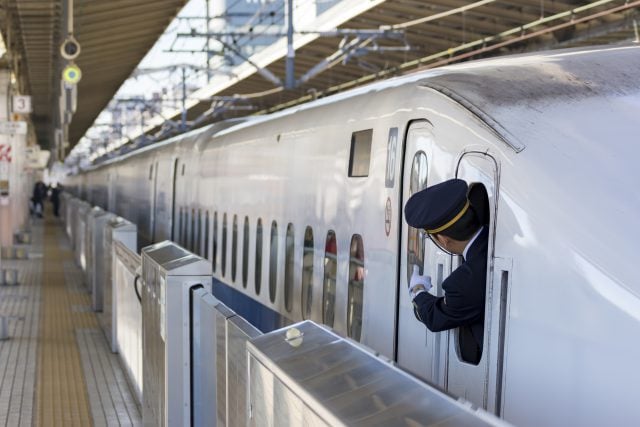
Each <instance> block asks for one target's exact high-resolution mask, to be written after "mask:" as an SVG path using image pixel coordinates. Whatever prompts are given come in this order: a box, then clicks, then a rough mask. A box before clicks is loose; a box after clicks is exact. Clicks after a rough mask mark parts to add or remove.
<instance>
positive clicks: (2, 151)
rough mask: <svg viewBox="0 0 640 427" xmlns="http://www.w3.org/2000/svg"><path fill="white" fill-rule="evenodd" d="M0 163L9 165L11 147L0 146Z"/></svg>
mask: <svg viewBox="0 0 640 427" xmlns="http://www.w3.org/2000/svg"><path fill="white" fill-rule="evenodd" d="M0 162H8V163H11V145H9V144H0Z"/></svg>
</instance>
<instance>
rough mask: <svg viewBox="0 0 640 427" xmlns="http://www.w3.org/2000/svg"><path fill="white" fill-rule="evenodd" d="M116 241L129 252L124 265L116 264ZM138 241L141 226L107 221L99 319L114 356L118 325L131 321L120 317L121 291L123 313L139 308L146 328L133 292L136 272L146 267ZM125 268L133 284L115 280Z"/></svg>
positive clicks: (125, 255)
mask: <svg viewBox="0 0 640 427" xmlns="http://www.w3.org/2000/svg"><path fill="white" fill-rule="evenodd" d="M116 241H119V242H120V243H122V244H123V245H124V246H125V247H126V248H128V249H129V251H128V252H124V251H122V252H121V253H122V254H123V255H122V262H121V264H119V265H117V264H116V261H117V259H118V256H117V255H114V254H116V252H115V250H114V248H112V244H113V243H115V242H116ZM137 241H138V236H137V227H136V225H135V224H133V223H131V222H129V221H127V220H125V219H124V218H121V217H112V218H111V219H110V220H109V221H107V224H106V226H105V228H104V231H103V240H102V242H103V262H104V266H105V274H104V284H105V286H104V295H103V305H102V314H100V315H99V316H98V319H99V321H100V326H101V327H102V329H103V330H104V333H105V335H106V336H107V340H108V341H109V345H110V346H111V351H112V352H114V353H117V352H118V335H117V334H118V324H120V323H123V324H125V325H126V322H127V319H128V317H125V316H122V318H119V317H118V308H117V303H118V298H117V295H118V292H120V294H123V295H122V296H123V297H124V299H125V300H124V302H123V304H125V306H124V307H123V311H126V312H128V311H130V310H128V307H129V305H131V306H134V307H135V308H137V315H136V316H134V317H135V318H139V319H140V322H138V326H141V325H142V319H141V316H142V314H141V309H140V304H139V302H138V300H137V298H134V297H135V293H134V291H133V278H134V277H135V272H136V270H137V269H140V268H141V266H142V262H141V259H140V256H139V255H138V254H137V253H136V252H135V250H136V247H137V246H136V245H137ZM134 258H135V259H136V261H131V260H132V259H134ZM122 267H125V268H126V269H128V272H129V276H131V282H125V281H124V280H125V279H127V278H128V277H126V276H122V277H119V278H120V280H114V278H115V277H116V274H115V273H114V272H115V271H117V268H122ZM123 273H124V272H123ZM123 273H122V274H123ZM119 286H120V288H119ZM140 329H141V327H138V328H137V329H136V330H137V331H140ZM140 375H142V372H140Z"/></svg>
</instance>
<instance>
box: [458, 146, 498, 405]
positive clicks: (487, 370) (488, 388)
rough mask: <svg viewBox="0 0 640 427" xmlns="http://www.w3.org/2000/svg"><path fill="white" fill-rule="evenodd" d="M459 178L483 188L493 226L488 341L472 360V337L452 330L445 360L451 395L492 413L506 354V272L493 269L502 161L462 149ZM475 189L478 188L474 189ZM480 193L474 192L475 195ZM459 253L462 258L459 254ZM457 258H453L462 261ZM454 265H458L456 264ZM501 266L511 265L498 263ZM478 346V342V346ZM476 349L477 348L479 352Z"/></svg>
mask: <svg viewBox="0 0 640 427" xmlns="http://www.w3.org/2000/svg"><path fill="white" fill-rule="evenodd" d="M456 177H457V178H460V179H464V180H465V181H467V183H468V184H469V186H470V196H469V197H470V199H472V196H471V190H476V189H480V190H481V191H480V193H482V195H481V196H480V197H478V198H477V201H475V202H474V201H473V200H472V203H474V207H475V208H476V211H477V212H478V214H479V216H480V219H481V222H483V223H484V224H485V226H487V227H489V242H488V251H487V252H488V257H489V259H488V263H487V277H486V286H487V292H486V294H487V297H486V306H485V321H484V340H483V346H482V349H481V353H480V354H481V356H480V360H479V362H477V363H474V362H476V361H473V360H469V359H468V356H467V355H468V354H469V352H468V351H467V350H466V349H465V347H466V348H467V349H468V348H469V346H471V345H473V346H475V341H474V340H473V338H471V337H470V336H468V334H466V333H465V330H464V328H456V329H452V330H450V331H449V332H448V335H449V336H448V355H447V364H446V389H447V390H448V391H449V392H451V393H452V394H454V395H456V396H460V397H464V398H465V399H467V400H469V401H471V402H472V403H474V404H475V405H477V406H479V407H482V408H485V409H488V410H490V411H492V412H496V413H499V412H500V408H499V406H500V404H499V401H500V400H501V380H502V379H501V376H502V374H501V373H502V356H503V355H502V353H503V345H504V321H505V311H506V306H505V301H506V282H505V277H506V276H505V275H504V274H501V273H498V274H495V272H494V270H495V268H497V264H496V263H495V262H494V261H495V258H494V244H495V235H496V224H497V223H496V216H497V213H498V211H497V207H498V193H499V191H498V190H499V177H500V175H499V165H498V163H497V162H496V160H495V159H494V158H493V157H492V156H491V155H489V154H487V153H486V152H467V153H464V154H463V155H462V156H461V158H460V160H459V162H458V166H457V169H456ZM474 193H477V192H475V191H474ZM473 197H474V198H475V197H476V196H475V195H474V196H473ZM456 258H459V257H456ZM459 262H460V261H459V259H456V260H455V264H458V263H459ZM454 268H455V265H454ZM499 270H501V271H503V272H504V271H508V269H505V268H503V267H502V266H500V267H499ZM476 348H477V347H476ZM476 354H477V353H476Z"/></svg>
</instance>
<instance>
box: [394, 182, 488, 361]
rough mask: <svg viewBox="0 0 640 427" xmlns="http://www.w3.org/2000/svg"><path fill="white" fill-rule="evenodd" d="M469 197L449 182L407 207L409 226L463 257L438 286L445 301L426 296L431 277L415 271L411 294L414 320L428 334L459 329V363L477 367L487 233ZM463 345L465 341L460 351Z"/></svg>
mask: <svg viewBox="0 0 640 427" xmlns="http://www.w3.org/2000/svg"><path fill="white" fill-rule="evenodd" d="M467 192H468V187H467V183H466V182H465V181H463V180H461V179H451V180H448V181H445V182H442V183H440V184H437V185H433V186H431V187H428V188H426V189H424V190H422V191H420V192H418V193H415V194H414V195H412V196H411V197H410V198H409V200H408V201H407V204H406V206H405V218H406V220H407V223H408V224H409V225H410V226H411V227H414V228H421V229H424V230H425V231H426V233H427V234H428V236H429V237H430V238H431V239H432V240H433V241H434V243H435V244H436V245H438V246H439V247H440V248H441V249H444V250H445V251H447V252H450V253H452V254H456V255H461V256H462V260H463V262H462V264H461V265H460V266H459V267H458V268H456V269H455V270H454V271H453V272H452V273H451V274H450V275H449V277H447V278H446V279H445V280H444V281H443V282H442V289H443V290H444V296H443V297H435V296H433V295H431V294H430V293H429V292H428V291H429V289H430V288H431V277H430V276H428V275H425V276H421V275H420V274H419V271H418V266H414V268H413V275H412V276H411V279H410V281H409V294H410V298H411V299H412V301H413V307H414V313H415V315H416V318H417V319H418V320H419V321H421V322H422V323H424V324H425V325H426V326H427V328H429V330H431V331H433V332H439V331H444V330H448V329H453V328H458V327H459V328H460V334H461V335H460V339H461V346H460V349H461V353H462V356H463V359H464V360H466V361H467V362H471V363H475V364H477V363H478V362H479V361H480V357H481V355H482V340H483V336H484V304H485V290H486V273H487V242H488V228H487V227H486V226H482V225H481V224H480V221H479V219H478V215H477V214H476V212H475V209H474V207H473V206H471V205H470V203H469V199H468V197H467ZM465 337H466V338H465ZM462 340H466V341H465V345H464V348H463V346H462Z"/></svg>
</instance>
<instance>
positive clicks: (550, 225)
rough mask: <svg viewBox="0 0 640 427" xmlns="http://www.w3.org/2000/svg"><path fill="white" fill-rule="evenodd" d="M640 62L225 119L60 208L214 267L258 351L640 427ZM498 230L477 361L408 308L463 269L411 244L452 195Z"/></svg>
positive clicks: (486, 401)
mask: <svg viewBox="0 0 640 427" xmlns="http://www.w3.org/2000/svg"><path fill="white" fill-rule="evenodd" d="M638 141H640V46H638V45H623V46H615V47H593V48H587V49H572V50H560V51H551V52H545V53H533V54H526V55H518V56H511V57H504V58H496V59H488V60H481V61H477V62H469V63H465V64H460V65H453V66H448V67H444V68H439V69H434V70H427V71H420V72H417V73H414V74H411V75H408V76H403V77H398V78H394V79H390V80H387V81H382V82H378V83H374V84H371V85H368V86H365V87H360V88H357V89H354V90H351V91H349V92H345V93H341V94H338V95H335V96H331V97H327V98H324V99H319V100H316V101H314V102H311V103H308V104H305V105H301V106H297V107H294V108H290V109H288V110H285V111H281V112H278V113H275V114H271V115H267V116H264V117H252V118H249V119H246V120H244V121H235V122H233V121H231V122H222V123H219V124H216V125H212V126H209V127H206V128H202V129H198V130H195V131H192V132H190V133H187V134H185V135H181V136H177V137H174V138H172V139H170V140H167V141H164V142H162V143H158V144H156V145H153V146H149V147H146V148H144V149H140V150H138V151H136V152H132V153H129V154H126V155H122V156H120V157H118V158H114V159H111V160H108V161H105V162H103V163H100V164H97V165H94V166H92V167H91V168H89V169H87V170H83V171H81V172H79V173H76V174H74V175H70V176H69V177H68V178H67V181H66V186H67V189H68V190H69V191H70V192H72V193H74V194H75V195H77V196H79V197H81V198H84V199H86V200H88V201H90V202H91V203H93V204H94V205H99V206H101V207H103V208H105V209H107V210H110V211H112V212H115V213H116V214H118V215H121V216H123V217H125V218H127V219H129V220H131V221H133V222H135V223H136V224H137V225H138V230H139V240H140V241H141V242H142V245H146V244H149V243H152V242H158V241H162V240H165V239H171V240H174V241H176V242H177V243H179V244H181V245H182V246H184V247H186V248H187V249H189V250H191V251H193V252H195V253H198V254H200V255H201V256H203V257H204V258H207V259H208V260H210V261H211V263H212V269H213V283H214V285H213V292H214V294H215V296H216V297H217V298H218V299H220V300H221V301H223V302H224V303H226V304H227V305H229V306H230V307H231V308H232V309H234V310H235V311H236V312H238V313H239V314H240V315H241V316H243V317H245V318H246V319H247V320H249V321H250V322H251V323H253V324H254V325H255V326H257V327H258V328H259V329H261V330H262V331H263V332H266V331H270V330H273V329H275V328H279V327H282V326H284V325H287V324H291V323H293V322H298V321H301V320H303V319H311V320H313V321H316V322H319V323H323V324H326V325H328V326H330V327H332V328H333V329H334V330H335V331H336V332H338V333H339V334H341V335H344V336H346V337H350V338H351V339H353V340H355V341H358V342H360V343H362V344H363V345H364V346H366V347H369V348H371V349H373V350H374V351H375V352H377V353H379V354H381V355H383V356H386V357H387V358H389V359H390V360H393V361H394V362H395V363H396V364H397V365H398V366H399V367H401V368H402V369H404V370H406V371H407V372H410V373H412V374H413V375H415V376H416V377H417V378H420V379H422V380H423V381H426V382H428V383H430V384H433V385H435V386H437V387H439V388H441V389H442V390H445V391H446V392H448V393H450V394H452V395H454V396H459V397H462V398H465V399H467V400H469V401H470V402H472V403H473V404H475V405H477V406H478V407H483V408H486V409H487V410H489V411H491V412H493V413H496V414H498V415H499V416H500V417H502V418H503V419H505V420H506V421H508V422H511V423H513V424H515V425H523V426H567V425H580V426H601V425H616V426H621V425H640V387H639V384H640V369H638V364H639V363H640V278H639V275H640V273H639V270H638V269H639V267H638V265H636V263H637V262H638V261H640V256H639V255H638V244H639V242H640V226H639V220H638V218H639V217H640V191H639V190H638V183H640V171H639V169H638V167H637V163H638V159H639V158H640V145H639V144H638ZM454 177H457V178H461V179H464V180H466V181H467V182H468V183H469V185H470V190H469V198H470V199H471V202H472V204H473V205H474V206H475V208H476V210H477V211H478V212H480V213H481V215H480V216H481V217H482V221H483V222H484V223H485V224H486V225H487V226H488V227H489V230H490V239H489V251H488V253H489V255H488V256H489V260H488V265H489V267H488V271H487V277H486V286H487V292H486V295H487V297H486V314H485V328H484V330H485V337H484V345H483V348H482V357H481V359H480V362H479V363H476V364H474V363H471V362H470V361H467V360H465V358H464V354H465V352H464V347H465V346H466V345H468V342H467V341H466V339H465V337H464V336H463V334H461V333H460V331H458V330H457V329H454V330H450V331H445V332H439V333H432V332H430V331H429V330H427V329H426V328H425V326H424V325H423V324H421V323H420V322H418V320H416V318H415V316H414V314H413V310H412V304H411V301H410V300H409V295H408V292H407V282H408V279H409V276H410V273H411V271H412V269H413V266H414V265H418V266H419V269H420V270H421V272H423V273H424V274H429V275H431V276H432V278H433V281H434V287H433V289H432V290H431V291H430V292H432V293H434V294H437V295H442V293H443V291H442V287H441V283H442V280H443V279H444V278H446V277H447V275H448V274H449V273H450V272H451V271H452V270H453V269H455V268H456V266H457V265H459V263H460V260H459V259H458V257H456V256H450V255H448V254H446V253H443V252H441V251H440V250H439V249H438V248H437V247H436V246H435V245H434V244H433V243H432V242H431V241H430V240H429V239H428V238H425V237H426V236H425V235H424V232H423V231H422V230H416V229H412V228H410V227H408V226H407V224H406V222H405V221H404V218H403V207H404V204H405V202H406V201H407V199H408V198H409V196H411V194H413V193H414V192H416V191H419V190H420V189H423V188H425V187H426V186H429V185H433V184H436V183H439V182H442V181H444V180H447V179H451V178H454Z"/></svg>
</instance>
